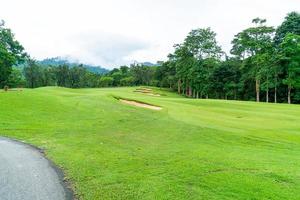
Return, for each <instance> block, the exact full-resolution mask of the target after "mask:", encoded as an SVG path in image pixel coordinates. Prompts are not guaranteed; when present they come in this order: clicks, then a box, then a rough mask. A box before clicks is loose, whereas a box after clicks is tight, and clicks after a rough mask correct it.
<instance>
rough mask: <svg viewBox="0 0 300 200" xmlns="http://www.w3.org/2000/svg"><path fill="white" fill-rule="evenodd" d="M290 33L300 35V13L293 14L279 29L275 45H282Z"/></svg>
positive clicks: (290, 14) (289, 15)
mask: <svg viewBox="0 0 300 200" xmlns="http://www.w3.org/2000/svg"><path fill="white" fill-rule="evenodd" d="M288 33H293V34H296V35H300V13H299V12H291V13H289V14H288V15H287V16H286V17H285V20H284V21H283V23H282V24H281V25H280V26H279V27H278V28H277V30H276V35H275V38H274V41H275V44H276V45H277V46H278V45H279V44H281V43H282V42H283V40H284V38H285V36H286V35H287V34H288Z"/></svg>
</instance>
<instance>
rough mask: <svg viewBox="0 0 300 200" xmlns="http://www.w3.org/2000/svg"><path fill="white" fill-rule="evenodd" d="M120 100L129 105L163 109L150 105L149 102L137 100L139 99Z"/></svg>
mask: <svg viewBox="0 0 300 200" xmlns="http://www.w3.org/2000/svg"><path fill="white" fill-rule="evenodd" d="M120 101H121V102H122V103H126V104H129V105H132V106H137V107H142V108H148V109H151V110H161V109H162V108H161V107H158V106H153V105H149V104H145V103H140V102H137V101H130V100H125V99H120Z"/></svg>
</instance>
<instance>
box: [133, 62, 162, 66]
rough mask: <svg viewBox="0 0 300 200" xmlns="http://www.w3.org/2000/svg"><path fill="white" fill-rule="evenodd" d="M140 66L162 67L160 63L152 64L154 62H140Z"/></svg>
mask: <svg viewBox="0 0 300 200" xmlns="http://www.w3.org/2000/svg"><path fill="white" fill-rule="evenodd" d="M138 64H141V65H144V66H147V67H154V66H160V65H161V64H160V63H159V62H157V63H152V62H140V63H138Z"/></svg>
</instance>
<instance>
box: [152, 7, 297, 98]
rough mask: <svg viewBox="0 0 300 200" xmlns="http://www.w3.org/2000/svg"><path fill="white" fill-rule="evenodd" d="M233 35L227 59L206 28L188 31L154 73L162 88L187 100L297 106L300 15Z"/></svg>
mask: <svg viewBox="0 0 300 200" xmlns="http://www.w3.org/2000/svg"><path fill="white" fill-rule="evenodd" d="M252 22H253V26H251V27H249V28H247V29H245V30H243V31H241V32H240V33H238V34H236V35H235V37H234V38H233V40H232V49H231V51H230V53H231V56H228V55H226V54H225V53H224V52H223V51H222V49H221V47H220V46H219V45H218V43H217V41H216V33H215V32H213V31H212V30H211V29H210V28H204V29H195V30H192V31H191V32H190V33H189V34H188V35H187V37H186V38H185V40H184V42H183V43H182V44H177V45H175V51H174V52H173V53H171V54H170V55H169V59H168V61H166V62H164V63H163V65H162V66H161V67H160V68H159V69H158V71H159V76H158V77H159V82H160V84H161V85H162V86H164V87H166V86H168V87H170V88H173V89H176V90H177V91H178V93H180V94H183V95H186V96H188V97H192V98H217V99H236V100H256V101H258V102H259V101H266V102H270V101H272V102H275V103H276V102H288V103H292V102H294V103H299V102H300V14H299V13H297V12H292V13H289V14H288V15H287V16H286V18H285V20H284V22H283V23H282V24H281V25H280V26H279V27H278V28H274V27H272V26H268V25H267V24H266V22H267V21H266V20H265V19H260V18H255V19H253V21H252Z"/></svg>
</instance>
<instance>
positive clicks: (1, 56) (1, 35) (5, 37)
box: [0, 21, 26, 87]
mask: <svg viewBox="0 0 300 200" xmlns="http://www.w3.org/2000/svg"><path fill="white" fill-rule="evenodd" d="M25 58H26V54H25V53H24V48H23V47H22V45H21V44H20V43H19V42H18V41H17V40H15V38H14V35H13V33H12V32H11V30H10V29H8V28H5V26H4V21H0V87H3V86H4V85H6V84H8V79H9V76H10V74H11V73H12V66H13V65H15V64H18V63H21V62H23V61H24V60H25Z"/></svg>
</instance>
